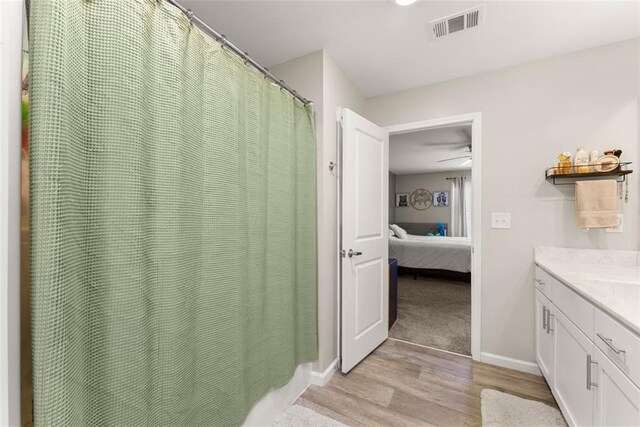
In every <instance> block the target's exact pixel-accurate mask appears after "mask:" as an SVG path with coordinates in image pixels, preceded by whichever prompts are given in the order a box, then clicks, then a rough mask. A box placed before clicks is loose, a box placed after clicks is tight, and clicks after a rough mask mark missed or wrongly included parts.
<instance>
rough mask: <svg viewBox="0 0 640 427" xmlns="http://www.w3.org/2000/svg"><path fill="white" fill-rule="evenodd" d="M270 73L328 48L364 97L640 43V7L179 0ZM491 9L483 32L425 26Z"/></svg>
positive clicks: (619, 3)
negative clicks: (441, 33) (443, 32)
mask: <svg viewBox="0 0 640 427" xmlns="http://www.w3.org/2000/svg"><path fill="white" fill-rule="evenodd" d="M181 3H182V4H183V5H184V6H186V7H188V8H191V9H192V10H193V11H194V12H195V13H196V14H197V15H198V16H199V17H200V18H202V19H203V20H204V21H205V22H207V23H209V24H210V25H211V26H212V27H213V28H215V29H216V30H218V31H219V32H221V33H222V34H225V35H226V36H227V37H228V39H229V40H231V41H232V42H233V43H234V44H236V45H237V46H238V47H239V48H241V49H242V50H244V51H247V52H249V53H250V54H251V56H252V57H253V58H255V59H257V60H258V62H260V63H261V64H263V65H264V66H267V67H270V66H273V65H276V64H280V63H283V62H286V61H289V60H291V59H294V58H297V57H300V56H304V55H306V54H309V53H312V52H315V51H317V50H320V49H325V51H326V52H327V53H328V54H329V56H330V57H331V58H333V59H334V60H335V61H336V62H337V63H338V65H339V66H340V68H342V70H343V71H344V72H345V74H346V75H347V76H348V77H349V78H350V79H351V80H352V81H353V82H354V83H355V84H356V86H357V87H358V88H359V89H360V91H361V92H362V94H363V95H365V96H366V97H371V96H376V95H381V94H387V93H393V92H397V91H401V90H405V89H410V88H414V87H419V86H423V85H427V84H432V83H435V82H440V81H446V80H451V79H455V78H458V77H464V76H469V75H473V74H478V73H481V72H484V71H489V70H494V69H499V68H504V67H507V66H511V65H515V64H520V63H524V62H529V61H534V60H537V59H542V58H546V57H551V56H555V55H560V54H564V53H568V52H573V51H577V50H582V49H586V48H590V47H595V46H600V45H604V44H608V43H612V42H616V41H621V40H626V39H630V38H634V37H638V36H639V35H640V29H639V28H640V2H636V1H604V0H602V1H586V2H582V1H528V2H527V1H491V0H490V1H486V0H478V1H473V2H468V1H426V0H425V1H418V2H417V3H414V4H413V5H410V6H405V7H403V6H398V5H396V4H395V3H394V2H393V1H392V0H376V1H332V0H325V1H273V0H261V1H238V0H236V1H220V0H181ZM480 4H486V13H485V25H484V26H482V27H479V28H474V29H470V30H465V31H461V32H459V33H454V34H451V35H449V36H446V37H444V38H441V39H438V40H431V39H429V38H428V37H427V23H428V22H429V21H431V20H433V19H437V18H441V17H444V16H447V15H450V14H452V13H455V12H460V11H463V10H465V9H468V8H471V7H474V6H478V5H480Z"/></svg>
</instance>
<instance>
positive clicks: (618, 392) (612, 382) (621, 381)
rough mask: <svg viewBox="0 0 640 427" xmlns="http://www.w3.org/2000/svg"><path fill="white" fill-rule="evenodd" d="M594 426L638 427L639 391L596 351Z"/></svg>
mask: <svg viewBox="0 0 640 427" xmlns="http://www.w3.org/2000/svg"><path fill="white" fill-rule="evenodd" d="M593 361H594V363H595V371H594V375H595V377H594V380H595V383H596V384H597V387H596V392H595V396H596V397H595V413H594V424H595V425H598V426H640V389H639V388H638V387H636V386H635V385H634V384H633V383H632V382H631V380H630V379H629V378H628V377H627V376H626V375H624V374H623V373H622V372H621V371H620V369H618V368H617V367H616V366H615V365H614V364H613V362H612V361H611V359H609V358H608V357H607V356H605V354H604V353H603V352H602V351H600V349H598V348H596V349H595V351H594V354H593Z"/></svg>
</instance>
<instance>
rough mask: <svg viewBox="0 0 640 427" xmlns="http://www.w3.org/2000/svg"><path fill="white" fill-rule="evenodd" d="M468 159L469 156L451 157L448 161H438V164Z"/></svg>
mask: <svg viewBox="0 0 640 427" xmlns="http://www.w3.org/2000/svg"><path fill="white" fill-rule="evenodd" d="M470 158H471V156H470V155H469V156H460V157H451V158H450V159H442V160H438V163H441V162H448V161H450V160H458V159H470Z"/></svg>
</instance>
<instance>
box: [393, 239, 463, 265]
mask: <svg viewBox="0 0 640 427" xmlns="http://www.w3.org/2000/svg"><path fill="white" fill-rule="evenodd" d="M389 258H396V259H397V260H398V266H400V267H410V268H437V269H441V270H451V271H458V272H461V273H469V272H471V238H470V237H440V236H414V235H412V234H409V235H408V236H407V238H406V239H398V238H397V237H389Z"/></svg>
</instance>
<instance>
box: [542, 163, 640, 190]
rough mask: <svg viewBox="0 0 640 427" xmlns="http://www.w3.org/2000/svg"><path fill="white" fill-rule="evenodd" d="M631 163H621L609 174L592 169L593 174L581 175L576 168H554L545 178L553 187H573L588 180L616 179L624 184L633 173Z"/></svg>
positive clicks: (582, 173)
mask: <svg viewBox="0 0 640 427" xmlns="http://www.w3.org/2000/svg"><path fill="white" fill-rule="evenodd" d="M630 164H631V162H621V163H620V165H618V167H616V168H615V169H614V170H612V171H608V172H596V171H594V170H593V168H592V167H591V172H581V173H579V172H578V170H577V167H576V166H570V167H563V168H558V167H552V168H549V169H547V170H546V171H545V173H544V177H545V179H546V180H547V181H549V182H551V183H552V184H553V185H571V184H574V183H575V182H576V181H583V180H586V179H612V178H615V180H616V181H617V182H624V181H625V180H626V179H627V175H629V174H630V173H632V172H633V170H631V169H629V165H630Z"/></svg>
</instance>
